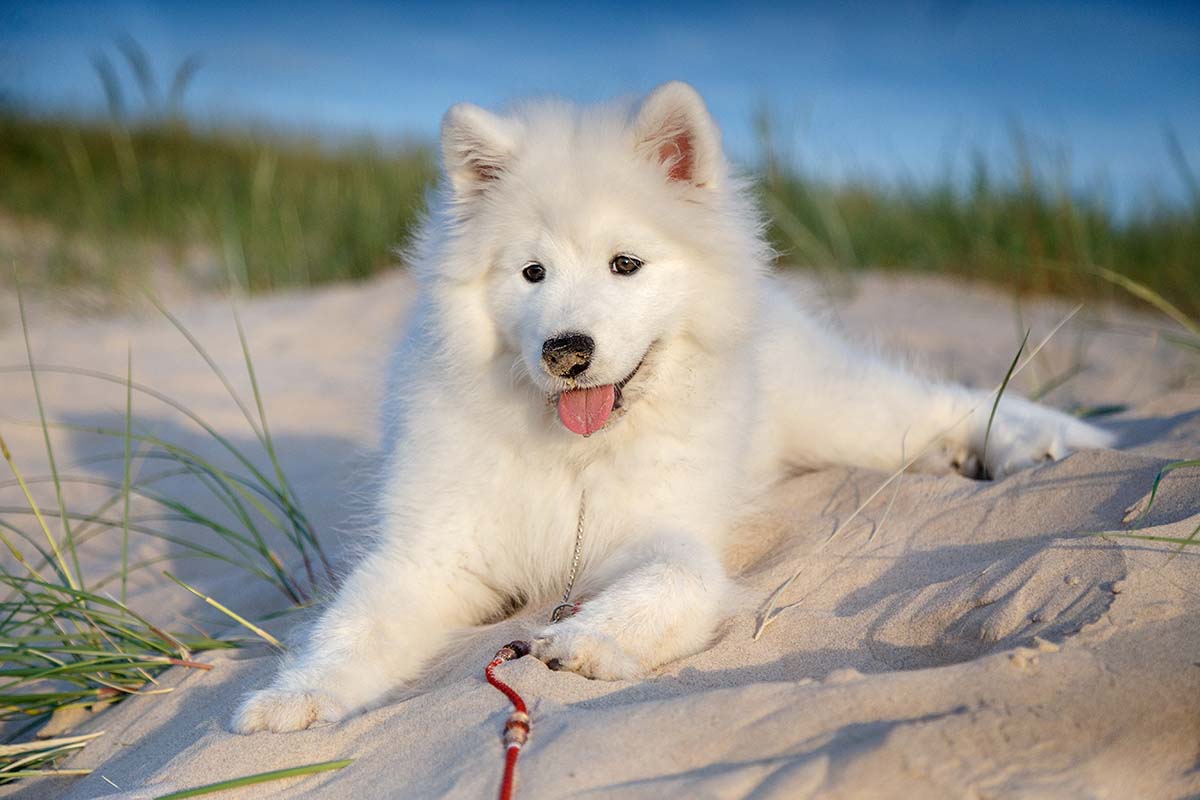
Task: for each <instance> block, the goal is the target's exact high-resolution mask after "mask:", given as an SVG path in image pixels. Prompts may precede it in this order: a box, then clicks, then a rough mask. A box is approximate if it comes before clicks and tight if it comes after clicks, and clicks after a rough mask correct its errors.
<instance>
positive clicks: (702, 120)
mask: <svg viewBox="0 0 1200 800" xmlns="http://www.w3.org/2000/svg"><path fill="white" fill-rule="evenodd" d="M634 135H635V140H636V142H637V148H638V151H639V152H642V153H644V154H645V155H646V157H647V158H650V159H652V160H654V161H656V162H658V163H659V164H661V165H662V167H663V169H664V170H665V171H666V174H667V177H668V178H669V179H670V180H673V181H684V182H687V183H690V184H692V185H693V186H702V187H706V188H715V187H716V186H717V184H718V183H719V181H720V179H721V173H722V171H723V169H724V158H723V157H722V155H721V132H720V130H718V129H717V124H716V123H715V122H713V118H712V116H711V115H710V114H709V113H708V108H707V107H706V106H705V105H704V100H703V98H701V97H700V93H699V92H697V91H696V90H695V89H693V88H692V87H691V86H689V85H688V84H686V83H683V82H682V81H672V82H671V83H664V84H663V85H662V86H659V87H658V88H657V89H655V90H654V91H653V92H651V93H650V95H649V96H648V97H647V98H646V99H645V101H643V102H642V106H641V109H640V110H639V111H638V115H637V121H636V122H635V123H634Z"/></svg>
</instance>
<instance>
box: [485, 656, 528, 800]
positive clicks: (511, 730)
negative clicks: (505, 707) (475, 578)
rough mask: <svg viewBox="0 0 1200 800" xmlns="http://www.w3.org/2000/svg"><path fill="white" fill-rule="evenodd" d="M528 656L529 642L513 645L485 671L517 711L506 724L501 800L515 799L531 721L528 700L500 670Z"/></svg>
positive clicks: (510, 715)
mask: <svg viewBox="0 0 1200 800" xmlns="http://www.w3.org/2000/svg"><path fill="white" fill-rule="evenodd" d="M527 655H529V642H522V641H520V640H517V641H515V642H509V643H508V644H506V645H504V647H501V648H500V649H499V650H497V651H496V657H495V658H493V659H492V661H491V663H489V664H488V665H487V668H486V669H484V671H483V673H484V675H486V676H487V681H488V683H490V684H491V685H492V686H495V687H496V688H497V689H499V690H500V691H501V692H503V693H504V696H505V697H507V698H508V699H509V700H510V701H511V702H512V704H513V712H512V713H511V714H509V716H508V721H507V722H505V723H504V779H503V780H502V781H501V782H500V800H512V796H513V786H514V784H515V783H516V779H517V758H519V757H520V755H521V747H522V746H524V744H525V742H526V741H528V740H529V730H530V719H529V709H527V708H526V707H525V701H524V700H522V699H521V695H519V694H517V690H516V689H514V688H512V687H511V686H509V685H508V684H507V683H505V682H504V681H502V680H500V679H499V678H497V677H496V667H498V666H500V665H501V664H503V663H504V662H505V661H512V660H513V659H515V658H521V657H523V656H527Z"/></svg>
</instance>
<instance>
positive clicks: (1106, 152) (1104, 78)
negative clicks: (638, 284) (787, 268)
mask: <svg viewBox="0 0 1200 800" xmlns="http://www.w3.org/2000/svg"><path fill="white" fill-rule="evenodd" d="M123 33H128V34H130V35H132V36H133V37H135V38H136V39H137V40H138V41H139V42H140V43H141V44H142V45H143V47H145V49H146V50H147V51H148V53H149V55H150V58H151V61H152V62H153V63H154V64H155V66H156V67H157V68H158V70H159V73H160V75H166V74H168V73H169V72H170V71H171V70H172V69H173V68H174V67H175V65H177V64H178V63H179V62H180V61H181V60H182V59H183V58H184V57H186V56H187V55H189V54H191V53H197V54H199V55H200V56H201V57H202V58H203V61H204V65H203V67H202V68H201V70H200V72H199V73H198V74H197V76H196V78H195V81H194V83H193V84H192V87H191V89H190V91H189V93H188V95H187V98H186V102H185V109H186V112H187V113H188V114H189V115H190V116H192V117H194V118H195V119H197V120H200V121H205V122H220V121H238V122H241V121H254V122H259V123H266V124H268V125H272V126H277V127H288V128H301V129H305V130H317V131H319V132H322V133H324V134H328V135H330V136H337V135H341V134H346V133H358V132H368V133H372V134H375V135H377V136H381V137H385V138H392V137H398V136H402V135H407V134H415V135H418V136H423V137H432V136H434V135H435V133H436V130H437V125H438V122H439V120H440V117H441V114H442V113H443V112H444V110H445V109H446V108H447V107H448V106H449V105H450V104H452V103H454V102H457V101H459V100H471V101H474V102H477V103H481V104H485V105H498V104H502V103H504V102H505V101H506V100H510V99H513V98H516V97H522V96H527V95H530V94H541V93H552V94H557V95H562V96H565V97H568V98H572V99H576V100H596V99H602V98H606V97H610V96H614V95H622V94H631V93H640V92H644V91H646V90H647V89H649V88H651V87H653V86H654V85H655V84H657V83H660V82H662V81H664V80H668V79H672V78H682V79H684V80H688V81H691V82H692V83H694V84H695V85H696V86H697V87H698V88H699V89H700V90H701V91H702V92H703V93H704V94H705V96H706V97H707V98H708V100H709V103H710V105H711V107H712V110H713V112H714V114H715V115H716V117H717V118H718V121H719V122H720V123H721V125H722V127H723V129H724V131H725V135H726V141H727V143H728V146H729V149H730V150H731V152H732V153H733V154H734V155H735V156H736V157H739V158H741V159H743V160H746V159H751V158H753V156H754V154H755V152H756V149H755V136H754V131H753V125H752V118H753V114H754V112H755V110H756V109H758V108H761V107H763V105H764V104H766V105H767V106H769V107H770V109H771V110H772V114H773V116H774V118H775V124H776V128H777V130H778V131H779V132H780V133H779V139H780V143H781V145H782V149H783V150H784V151H785V153H787V154H788V155H789V156H790V157H791V158H792V159H794V160H796V161H798V162H799V163H800V164H802V165H803V166H805V167H807V168H808V169H811V170H813V171H815V172H817V173H819V174H822V175H826V176H831V177H835V178H836V177H842V176H846V175H860V174H867V175H872V176H878V177H884V178H892V179H895V178H917V179H923V178H929V177H934V176H937V175H939V174H941V173H942V172H943V171H944V170H945V169H946V168H947V165H948V164H956V165H958V168H959V169H961V168H962V165H963V164H964V163H965V159H966V157H967V155H968V154H969V153H970V152H971V151H973V150H976V149H979V150H982V151H984V152H985V153H987V154H989V155H991V156H992V157H993V159H994V161H995V163H998V164H1004V163H1006V161H1007V162H1011V159H1012V147H1011V141H1010V130H1011V126H1012V124H1013V123H1014V122H1015V123H1019V125H1020V126H1021V127H1022V129H1023V130H1025V131H1026V133H1027V134H1028V135H1029V137H1030V138H1031V140H1032V141H1033V143H1034V147H1035V149H1036V150H1037V152H1039V153H1040V154H1042V155H1043V156H1046V157H1047V163H1051V162H1053V161H1054V160H1055V159H1057V158H1059V157H1062V158H1063V159H1064V161H1065V162H1066V163H1069V164H1070V173H1071V180H1072V182H1073V183H1074V185H1076V186H1091V187H1101V188H1102V189H1103V190H1104V191H1106V192H1107V193H1108V194H1109V195H1110V196H1112V197H1113V198H1114V199H1115V201H1117V202H1118V203H1120V204H1125V203H1128V202H1130V201H1132V200H1135V199H1138V198H1145V197H1149V196H1152V195H1153V196H1160V197H1167V198H1179V197H1182V196H1183V187H1182V182H1181V181H1180V179H1179V176H1178V174H1177V172H1176V169H1175V167H1174V166H1173V165H1172V162H1171V159H1170V157H1169V155H1168V153H1167V149H1166V147H1165V145H1164V131H1165V130H1166V129H1168V128H1170V129H1173V130H1174V131H1175V132H1176V133H1177V134H1178V136H1179V138H1180V141H1181V143H1182V144H1183V146H1184V150H1185V152H1186V153H1187V156H1188V158H1189V159H1190V161H1191V162H1192V164H1193V166H1194V167H1195V168H1198V169H1200V4H1196V3H1178V4H1166V3H1163V4H1135V3H1102V2H1078V3H1071V2H1064V3H1024V2H1008V3H982V2H973V3H972V2H945V1H943V2H923V3H902V2H895V3H841V4H815V3H814V4H806V3H791V4H767V3H746V4H738V5H736V6H730V5H718V4H710V3H705V2H697V1H693V2H688V3H677V4H669V5H668V4H661V5H657V4H652V3H608V4H593V3H574V4H572V3H522V4H514V5H495V4H492V5H484V4H474V3H470V4H460V5H453V4H440V5H437V6H432V5H431V6H425V5H417V4H404V3H389V4H383V3H365V4H351V3H341V4H336V5H335V4H319V3H305V2H290V3H249V2H238V3H231V2H222V0H212V1H211V2H207V3H182V2H111V3H94V2H93V3H64V2H42V3H23V4H21V5H13V4H10V3H3V4H0V91H2V92H3V93H4V94H5V95H7V96H8V97H9V98H12V99H15V100H17V101H18V102H20V103H24V104H29V105H33V106H36V107H41V108H48V109H64V108H66V109H81V110H85V111H98V110H100V109H102V107H103V103H102V97H103V95H102V93H101V90H100V87H99V83H98V81H97V79H96V75H95V73H94V71H93V68H92V66H91V62H90V59H91V57H92V56H93V55H94V54H96V53H101V52H103V53H107V54H109V56H110V57H112V58H114V59H116V58H117V57H118V56H117V53H116V49H115V47H114V42H115V40H116V38H117V37H118V36H120V35H121V34H123ZM164 80H165V79H164ZM132 87H133V84H132V82H130V83H129V89H130V92H131V93H132Z"/></svg>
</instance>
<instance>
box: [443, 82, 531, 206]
mask: <svg viewBox="0 0 1200 800" xmlns="http://www.w3.org/2000/svg"><path fill="white" fill-rule="evenodd" d="M517 133H518V130H517V123H515V122H514V121H512V120H509V119H505V118H503V117H499V116H497V115H495V114H493V113H491V112H490V111H485V110H483V109H482V108H480V107H479V106H476V105H472V104H471V103H459V104H458V105H456V106H453V107H451V109H450V110H449V111H447V112H446V116H445V117H444V118H443V119H442V163H443V165H444V167H445V169H446V176H447V177H448V178H450V185H451V186H452V187H453V188H454V196H455V197H456V198H457V199H459V200H469V199H471V198H473V197H475V196H477V195H479V194H481V193H482V192H483V191H484V190H485V189H486V188H487V185H488V184H489V183H491V182H492V181H494V180H496V179H497V178H499V177H500V176H501V174H503V172H504V170H505V168H506V167H507V165H508V163H509V161H510V160H511V159H512V157H513V154H514V153H515V152H516V143H517Z"/></svg>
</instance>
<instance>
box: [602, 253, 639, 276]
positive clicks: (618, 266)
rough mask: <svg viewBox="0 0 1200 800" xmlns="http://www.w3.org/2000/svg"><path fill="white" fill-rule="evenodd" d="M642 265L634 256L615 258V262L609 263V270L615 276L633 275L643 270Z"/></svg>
mask: <svg viewBox="0 0 1200 800" xmlns="http://www.w3.org/2000/svg"><path fill="white" fill-rule="evenodd" d="M642 263H643V262H642V261H641V260H639V259H637V258H635V257H633V256H625V255H620V256H613V260H612V261H610V262H608V268H609V269H611V270H612V271H613V274H614V275H632V274H633V273H635V272H637V271H638V270H639V269H641V268H642Z"/></svg>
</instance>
